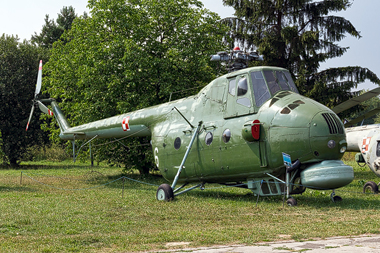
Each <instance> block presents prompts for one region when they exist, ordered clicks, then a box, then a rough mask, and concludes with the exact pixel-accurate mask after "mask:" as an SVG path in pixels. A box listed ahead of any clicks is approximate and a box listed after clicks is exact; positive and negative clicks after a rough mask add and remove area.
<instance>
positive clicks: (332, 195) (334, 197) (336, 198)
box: [330, 191, 342, 203]
mask: <svg viewBox="0 0 380 253" xmlns="http://www.w3.org/2000/svg"><path fill="white" fill-rule="evenodd" d="M330 198H331V201H332V202H334V203H335V202H340V201H342V197H340V196H338V195H335V191H333V192H332V193H331V195H330Z"/></svg>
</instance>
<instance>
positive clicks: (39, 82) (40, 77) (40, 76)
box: [34, 60, 42, 97]
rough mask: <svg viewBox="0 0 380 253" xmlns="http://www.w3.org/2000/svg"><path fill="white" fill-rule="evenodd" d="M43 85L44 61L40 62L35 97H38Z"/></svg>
mask: <svg viewBox="0 0 380 253" xmlns="http://www.w3.org/2000/svg"><path fill="white" fill-rule="evenodd" d="M41 83H42V60H40V65H39V66H38V75H37V84H36V91H35V92H34V93H35V94H34V97H36V96H37V95H38V94H39V93H40V91H41Z"/></svg>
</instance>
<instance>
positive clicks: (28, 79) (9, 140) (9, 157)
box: [0, 34, 47, 166]
mask: <svg viewBox="0 0 380 253" xmlns="http://www.w3.org/2000/svg"><path fill="white" fill-rule="evenodd" d="M46 54H47V52H46V50H43V49H42V48H38V47H35V46H33V45H31V44H30V43H28V42H27V41H24V42H23V43H19V42H18V38H17V37H13V36H7V35H4V34H3V35H2V36H1V37H0V101H1V103H0V132H1V142H0V149H1V151H0V154H3V162H5V163H8V164H10V165H11V166H17V165H18V164H19V162H20V159H21V157H22V155H23V154H24V153H25V152H26V149H27V148H28V147H30V146H33V145H36V144H41V143H43V142H44V141H46V138H45V136H46V134H45V135H44V133H43V132H42V131H41V130H40V127H39V123H38V121H37V120H35V119H37V118H38V117H39V114H38V113H37V114H35V115H34V121H33V123H32V124H33V126H32V127H30V129H29V131H28V132H26V131H25V127H26V123H27V121H28V117H29V112H30V108H31V106H32V98H33V96H34V91H35V87H36V78H37V71H38V62H39V60H40V59H43V60H44V59H46Z"/></svg>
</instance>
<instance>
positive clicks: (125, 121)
mask: <svg viewBox="0 0 380 253" xmlns="http://www.w3.org/2000/svg"><path fill="white" fill-rule="evenodd" d="M121 126H122V127H123V131H129V130H131V129H129V116H127V117H125V118H123V123H122V124H121Z"/></svg>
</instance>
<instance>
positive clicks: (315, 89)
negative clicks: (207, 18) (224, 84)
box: [223, 0, 380, 107]
mask: <svg viewBox="0 0 380 253" xmlns="http://www.w3.org/2000/svg"><path fill="white" fill-rule="evenodd" d="M223 2H224V4H226V5H229V6H232V7H233V8H234V9H235V15H236V18H227V19H225V20H224V22H225V23H227V24H228V25H229V27H230V28H231V31H230V36H231V37H232V38H233V39H234V41H235V43H239V44H241V45H242V46H245V47H247V48H257V50H258V51H259V52H260V53H261V54H263V55H264V64H266V65H275V66H279V67H284V68H287V69H288V70H289V71H291V73H292V74H293V75H294V77H296V84H297V86H298V89H299V90H300V92H301V93H302V94H304V95H306V96H308V97H311V98H313V99H316V100H318V101H319V102H321V103H323V104H325V105H327V106H329V107H333V106H335V105H337V104H339V103H341V102H343V101H345V100H347V99H348V98H351V97H352V94H351V92H350V90H351V88H353V87H357V85H358V83H361V82H363V81H365V80H366V79H369V80H370V81H372V82H374V83H377V84H380V80H379V78H378V77H377V76H376V75H375V74H374V73H373V72H371V71H370V70H369V69H367V68H362V67H358V66H353V67H342V68H330V69H327V70H324V71H320V72H318V71H319V67H320V63H321V62H325V61H326V60H328V59H331V58H334V57H339V56H342V55H343V54H344V53H345V52H346V51H347V50H348V47H341V46H339V45H338V44H337V42H339V41H341V40H342V39H343V38H344V37H345V36H346V35H351V36H354V37H356V38H360V33H359V32H358V31H357V30H356V29H355V27H354V26H353V25H352V24H351V22H350V21H348V20H346V19H345V18H343V17H339V16H333V15H329V13H331V12H338V11H342V10H346V9H347V8H349V7H350V6H351V3H350V1H349V0H321V1H314V0H299V1H290V0H254V1H252V0H223Z"/></svg>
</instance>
